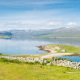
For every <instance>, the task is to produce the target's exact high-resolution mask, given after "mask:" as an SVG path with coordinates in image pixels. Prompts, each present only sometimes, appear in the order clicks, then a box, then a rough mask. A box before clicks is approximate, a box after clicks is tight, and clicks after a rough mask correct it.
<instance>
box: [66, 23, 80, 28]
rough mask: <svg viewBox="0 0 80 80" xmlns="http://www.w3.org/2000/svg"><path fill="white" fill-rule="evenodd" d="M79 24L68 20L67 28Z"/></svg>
mask: <svg viewBox="0 0 80 80" xmlns="http://www.w3.org/2000/svg"><path fill="white" fill-rule="evenodd" d="M77 26H79V24H78V23H77V22H68V23H67V28H70V27H77Z"/></svg>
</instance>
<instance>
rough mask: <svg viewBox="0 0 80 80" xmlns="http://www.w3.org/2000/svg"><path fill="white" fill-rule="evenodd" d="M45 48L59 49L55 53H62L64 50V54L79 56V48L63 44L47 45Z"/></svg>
mask: <svg viewBox="0 0 80 80" xmlns="http://www.w3.org/2000/svg"><path fill="white" fill-rule="evenodd" d="M47 46H48V47H50V48H54V47H59V48H60V50H57V52H59V53H62V50H65V52H66V53H74V54H80V46H73V45H64V44H49V45H47Z"/></svg>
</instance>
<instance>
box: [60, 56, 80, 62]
mask: <svg viewBox="0 0 80 80" xmlns="http://www.w3.org/2000/svg"><path fill="white" fill-rule="evenodd" d="M60 58H64V59H68V60H71V61H74V62H80V56H62V57H60Z"/></svg>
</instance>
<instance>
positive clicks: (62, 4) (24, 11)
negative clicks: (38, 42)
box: [0, 0, 80, 30]
mask: <svg viewBox="0 0 80 80" xmlns="http://www.w3.org/2000/svg"><path fill="white" fill-rule="evenodd" d="M79 25H80V0H0V30H10V29H25V30H26V29H54V28H60V27H77V26H79Z"/></svg>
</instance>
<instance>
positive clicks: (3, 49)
mask: <svg viewBox="0 0 80 80" xmlns="http://www.w3.org/2000/svg"><path fill="white" fill-rule="evenodd" d="M46 44H71V45H77V46H80V43H79V41H76V40H67V39H54V40H53V41H50V40H48V41H46V40H11V39H8V40H6V39H0V53H3V54H10V55H16V54H17V55H20V54H21V55H25V54H42V53H45V52H44V51H41V50H39V48H38V47H37V46H40V45H46ZM62 58H66V59H69V60H72V61H75V62H80V57H79V56H63V57H62Z"/></svg>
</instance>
